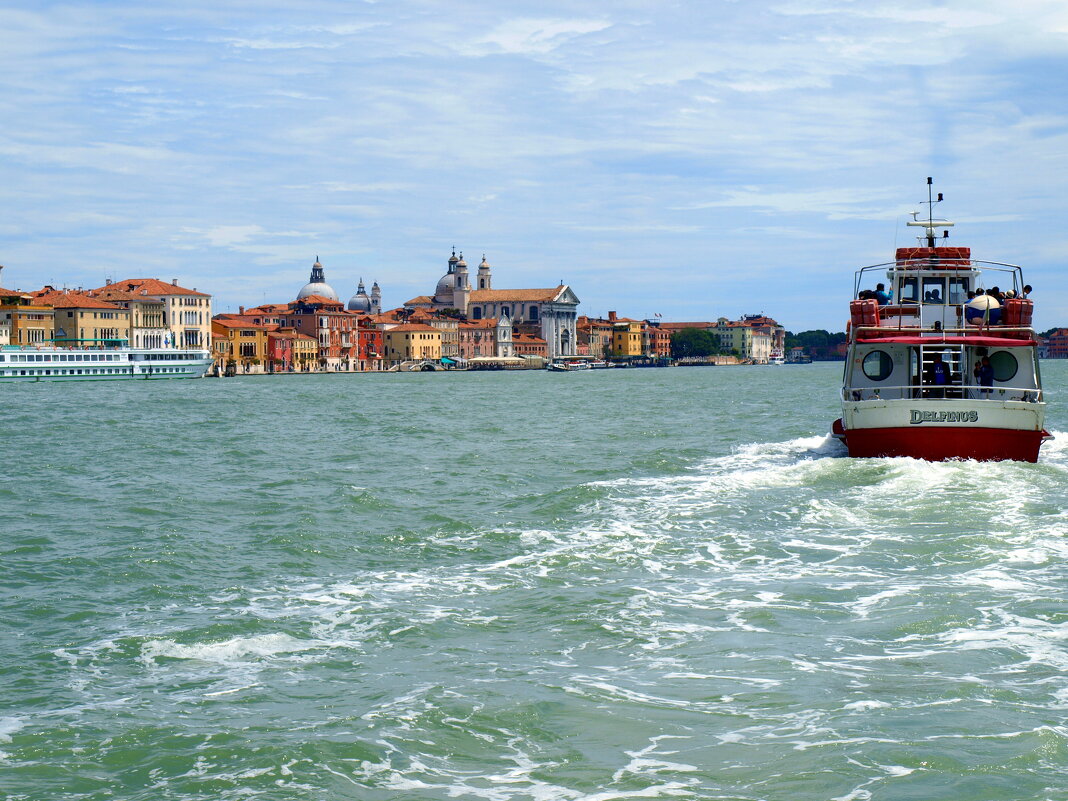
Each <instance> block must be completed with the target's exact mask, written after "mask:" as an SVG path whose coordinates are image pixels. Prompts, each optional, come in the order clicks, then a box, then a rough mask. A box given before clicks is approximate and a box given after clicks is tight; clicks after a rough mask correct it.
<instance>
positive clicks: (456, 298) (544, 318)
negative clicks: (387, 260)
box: [404, 250, 579, 358]
mask: <svg viewBox="0 0 1068 801" xmlns="http://www.w3.org/2000/svg"><path fill="white" fill-rule="evenodd" d="M475 284H476V288H474V289H472V288H471V283H470V279H469V276H468V272H467V262H465V261H464V259H463V254H461V255H460V256H459V257H458V256H457V255H456V251H455V250H454V251H453V252H452V256H451V257H450V258H449V270H448V272H447V273H445V275H443V276H442V277H441V280H440V281H438V286H437V289H436V290H434V294H433V295H420V296H419V297H416V298H412V299H411V300H409V301H408V302H407V303H405V304H404V306H405V308H408V309H431V310H435V311H438V310H442V309H456V310H457V311H459V312H460V314H463V315H465V316H466V317H467V318H468V319H470V320H488V319H491V318H503V319H507V320H511V321H512V325H513V326H514V327H515V328H517V329H519V330H520V331H521V332H523V333H532V334H536V335H537V336H540V337H541V338H542V339H544V340H545V344H546V346H547V349H548V352H549V358H556V357H557V356H569V355H573V354H574V353H575V352H576V342H577V340H576V333H575V321H576V320H577V318H578V304H579V299H578V297H577V296H576V295H575V293H574V292H572V291H571V287H569V286H567V285H566V284H560V285H559V286H556V287H552V288H549V289H494V288H493V271H492V268H491V267H490V266H489V264H488V263H487V262H486V257H485V256H483V257H482V263H481V264H480V265H478V274H477V275H476V276H475Z"/></svg>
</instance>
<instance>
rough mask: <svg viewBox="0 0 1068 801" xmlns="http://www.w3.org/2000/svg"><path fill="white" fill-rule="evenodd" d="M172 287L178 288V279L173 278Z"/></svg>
mask: <svg viewBox="0 0 1068 801" xmlns="http://www.w3.org/2000/svg"><path fill="white" fill-rule="evenodd" d="M171 286H178V279H177V278H172V279H171Z"/></svg>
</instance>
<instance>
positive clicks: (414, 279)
mask: <svg viewBox="0 0 1068 801" xmlns="http://www.w3.org/2000/svg"><path fill="white" fill-rule="evenodd" d="M0 119H3V121H4V122H3V124H2V125H0V209H2V214H0V264H3V265H5V269H4V271H3V273H2V275H0V284H2V285H3V286H5V287H8V288H21V289H32V288H37V287H40V286H41V285H43V284H46V283H47V284H52V285H54V286H68V287H79V286H84V287H94V286H99V285H101V284H103V283H104V281H105V279H107V278H112V279H116V280H118V279H123V278H132V277H142V276H156V277H159V278H162V279H164V280H170V279H171V278H177V279H178V280H179V282H180V283H181V284H182V285H184V286H188V287H195V288H197V289H199V290H201V291H205V292H210V293H211V294H212V295H213V296H214V301H213V305H214V308H215V310H216V311H218V312H224V311H236V309H237V307H238V306H239V305H245V306H251V305H255V304H259V303H263V302H285V301H288V300H291V299H292V298H293V297H295V295H296V293H297V291H298V290H299V289H300V287H301V286H302V285H303V284H304V283H305V282H306V281H307V280H308V273H309V270H310V267H311V264H312V262H313V261H314V260H315V259H316V257H318V258H319V259H320V260H321V262H322V264H323V266H324V268H325V270H326V276H327V280H328V282H329V283H331V284H332V285H333V286H334V288H335V289H336V290H337V291H338V293H339V295H340V296H341V298H342V299H343V300H344V299H347V298H348V297H349V296H350V295H352V294H353V293H354V292H355V289H356V284H357V281H359V280H360V278H361V277H362V278H363V279H364V280H365V281H366V282H367V283H368V286H369V285H370V282H371V281H378V282H379V284H380V285H381V287H382V293H383V302H384V304H385V305H386V307H394V306H398V305H400V304H401V303H403V302H404V301H405V300H407V299H409V298H411V297H413V296H415V295H420V294H426V293H431V292H432V291H433V288H434V286H435V284H436V283H437V280H438V278H439V277H440V276H441V275H442V274H443V272H444V271H445V268H446V261H447V259H448V257H449V255H450V252H451V249H452V247H453V246H455V247H456V248H457V249H458V250H461V251H463V254H464V256H465V258H466V260H467V262H468V263H469V265H470V266H471V268H472V271H473V268H474V267H475V265H477V263H478V262H479V261H480V260H481V258H482V256H483V254H485V255H486V257H487V259H488V261H489V262H490V264H491V265H492V266H493V270H494V273H493V274H494V286H495V288H510V287H511V288H520V287H544V286H555V285H556V284H557V283H558V282H560V281H563V282H564V283H567V284H569V285H570V286H571V287H572V288H573V289H574V291H575V293H576V294H577V295H578V296H579V298H580V299H581V301H582V304H581V306H580V313H585V314H590V315H605V314H606V313H607V312H608V311H609V310H618V311H619V313H620V314H622V315H626V316H630V317H652V316H654V315H662V318H663V319H665V320H715V319H716V318H718V317H720V316H727V317H731V318H735V317H738V316H739V315H741V314H755V313H765V314H768V315H771V316H773V317H775V318H776V319H777V320H779V321H780V322H781V323H782V324H783V325H785V326H786V327H787V328H788V329H790V330H793V331H801V330H806V329H811V328H827V329H830V330H842V329H843V327H844V323H845V320H846V318H847V305H846V304H847V301H848V299H849V297H850V294H851V292H852V287H853V271H854V270H856V269H857V268H859V267H861V266H864V265H868V264H875V263H879V262H884V261H887V260H889V259H891V258H892V256H893V249H894V247H895V246H898V245H904V244H911V243H912V242H914V239H913V236H914V233H913V232H912V231H910V230H908V229H906V228H905V221H906V219H910V216H909V212H910V211H914V210H918V209H920V208H921V206H920V202H921V201H922V200H925V199H926V196H927V186H926V179H927V176H933V177H934V180H935V191H941V192H943V193H944V195H945V198H946V200H945V202H944V203H943V204H941V206H940V207H939V208H938V209H937V213H938V214H939V215H941V216H944V217H946V218H948V219H950V220H953V221H954V222H956V227H955V228H954V229H953V231H952V233H951V243H952V244H957V245H970V246H971V247H972V253H973V256H974V257H975V258H982V259H989V260H993V261H1003V262H1011V263H1015V264H1021V265H1023V266H1024V268H1025V277H1026V279H1027V281H1028V283H1031V284H1033V285H1034V287H1035V293H1034V295H1033V298H1034V299H1035V301H1036V304H1035V305H1036V310H1035V323H1036V326H1038V327H1039V328H1047V327H1051V326H1053V325H1068V287H1066V286H1065V282H1064V280H1063V279H1062V275H1063V264H1064V261H1065V254H1066V253H1068V228H1066V226H1065V224H1064V221H1065V220H1066V219H1068V3H1065V2H1063V0H1057V1H1056V2H1049V1H1048V0H1016V1H1015V2H1012V3H1007V2H1004V0H996V1H995V0H966V1H965V0H945V1H944V2H938V0H930V1H929V2H907V1H905V0H898V2H884V1H883V0H857V1H856V2H853V1H852V0H779V1H776V0H769V1H768V2H763V1H762V0H739V1H737V2H732V1H730V0H703V1H702V2H696V1H694V0H682V1H681V2H637V1H636V0H613V1H612V2H600V1H599V0H587V2H584V3H581V4H580V3H573V2H569V3H562V2H554V0H539V2H523V1H522V0H517V1H515V2H511V1H509V0H501V2H496V3H486V2H467V1H466V0H451V1H450V2H433V1H432V0H391V1H390V2H359V1H358V0H346V1H345V2H334V1H332V0H305V1H304V2H301V3H290V2H286V3H278V2H271V0H266V1H258V2H254V3H253V2H244V1H243V0H216V1H215V2H210V3H209V2H204V0H183V2H181V3H175V2H155V3H123V2H107V0H99V1H97V2H91V3H89V2H80V3H79V2H68V3H49V2H47V1H45V2H40V0H38V2H33V3H28V2H10V1H9V2H5V3H3V4H2V7H0Z"/></svg>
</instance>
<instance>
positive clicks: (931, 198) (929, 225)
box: [905, 176, 953, 248]
mask: <svg viewBox="0 0 1068 801" xmlns="http://www.w3.org/2000/svg"><path fill="white" fill-rule="evenodd" d="M933 183H934V180H933V179H932V178H931V177H930V176H928V177H927V219H926V220H917V219H916V217H917V216H918V215H919V212H918V211H914V212H912V220H911V221H909V222H907V223H905V224H906V225H908V226H912V227H916V228H923V229H925V230H924V235H925V236H926V238H927V247H929V248H934V246H935V228H936V227H938V228H952V227H953V223H951V222H949V221H948V220H936V219H935V218H934V207H935V204H936V203H941V202H942V193H941V192H939V193H938V196H937V197H935V195H934V190H933V187H932V185H933ZM936 223H937V226H936V225H935V224H936ZM942 237H943V238H945V239H948V238H949V231H943V232H942Z"/></svg>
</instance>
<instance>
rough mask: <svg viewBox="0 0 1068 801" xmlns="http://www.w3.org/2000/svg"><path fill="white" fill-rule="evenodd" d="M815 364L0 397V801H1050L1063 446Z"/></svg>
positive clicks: (257, 382)
mask: <svg viewBox="0 0 1068 801" xmlns="http://www.w3.org/2000/svg"><path fill="white" fill-rule="evenodd" d="M839 371H840V365H828V364H816V365H808V366H785V367H765V368H688V369H687V368H675V369H668V370H627V371H623V370H620V371H598V372H590V373H575V374H560V375H554V374H548V373H497V374H488V373H482V374H470V375H467V374H454V375H447V374H409V375H397V374H390V375H336V376H292V377H290V376H285V377H270V378H241V379H230V380H204V381H173V382H122V383H104V384H36V385H30V386H21V385H8V386H5V387H4V390H3V396H4V400H5V414H4V421H3V423H2V426H3V428H2V430H3V442H4V444H5V449H4V452H5V454H6V456H7V469H6V470H5V471H3V474H4V477H3V478H2V479H0V499H2V502H3V507H2V508H3V510H4V518H5V521H6V526H5V535H4V537H3V539H2V541H0V565H2V572H0V613H2V614H0V798H5V799H32V800H33V801H37V800H38V799H78V800H79V801H85V800H87V799H94V800H96V799H101V800H103V799H144V800H145V801H148V800H149V799H152V800H153V801H155V800H157V799H182V801H191V800H193V799H198V800H199V799H205V801H206V800H207V799H212V800H213V801H214V800H215V799H272V800H273V799H279V800H281V799H361V800H362V799H371V800H374V799H450V798H458V799H488V800H489V801H513V800H519V799H531V800H532V801H548V800H549V799H569V800H570V799H582V800H583V801H609V800H610V799H634V798H642V799H644V798H683V799H791V800H796V799H802V800H804V801H807V800H808V799H811V800H812V801H817V800H818V801H825V800H826V799H848V800H849V801H864V800H865V799H877V800H879V801H883V800H885V801H889V800H890V799H894V800H895V801H897V800H898V799H916V800H917V801H920V800H921V799H923V800H926V799H962V800H964V799H966V800H967V801H978V800H981V799H1016V798H1019V799H1064V798H1065V797H1068V776H1066V768H1068V726H1066V723H1065V718H1066V714H1068V603H1066V600H1065V599H1066V598H1068V571H1066V569H1065V566H1064V565H1065V557H1066V556H1068V541H1066V537H1065V534H1066V530H1068V519H1066V511H1065V496H1066V488H1068V433H1064V434H1061V435H1060V437H1059V439H1058V440H1057V441H1056V442H1054V443H1052V444H1051V445H1050V446H1046V447H1045V448H1044V452H1043V456H1042V460H1041V462H1040V463H1039V464H1037V465H1030V464H1014V463H1003V464H976V463H968V462H963V463H947V464H927V463H923V462H916V461H912V460H904V459H899V460H851V459H847V458H843V457H842V453H841V450H840V448H839V446H838V445H837V443H835V442H833V441H832V440H829V439H828V438H827V437H826V436H825V432H826V431H827V428H828V425H829V423H830V421H831V420H832V419H833V418H834V417H836V416H838V415H837V403H836V401H835V398H836V390H837V386H838V383H839ZM1044 373H1045V377H1046V384H1047V387H1048V389H1049V390H1051V392H1052V395H1051V397H1052V407H1051V409H1050V418H1049V420H1048V427H1049V428H1050V429H1051V430H1054V432H1055V433H1056V432H1058V431H1062V432H1068V423H1066V422H1065V415H1066V411H1065V407H1063V406H1059V405H1058V403H1060V402H1062V401H1063V399H1065V398H1068V392H1065V389H1066V388H1068V364H1065V363H1053V362H1046V363H1045V364H1044Z"/></svg>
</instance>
